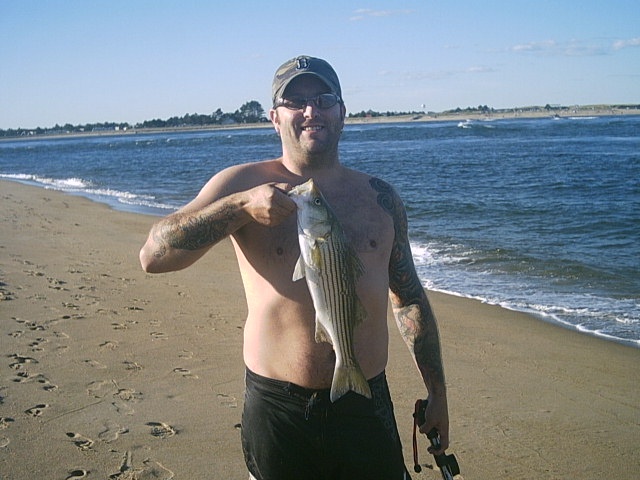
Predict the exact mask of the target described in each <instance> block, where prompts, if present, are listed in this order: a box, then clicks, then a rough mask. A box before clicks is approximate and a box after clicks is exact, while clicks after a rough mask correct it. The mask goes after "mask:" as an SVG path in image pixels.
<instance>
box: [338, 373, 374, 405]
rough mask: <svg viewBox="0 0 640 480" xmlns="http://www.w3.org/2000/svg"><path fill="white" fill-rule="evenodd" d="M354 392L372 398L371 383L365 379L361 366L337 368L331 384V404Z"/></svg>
mask: <svg viewBox="0 0 640 480" xmlns="http://www.w3.org/2000/svg"><path fill="white" fill-rule="evenodd" d="M349 390H352V391H354V392H356V393H358V394H360V395H362V396H363V397H367V398H371V388H370V387H369V382H367V379H366V378H364V374H363V373H362V370H361V369H360V367H359V366H357V365H353V366H351V367H345V366H342V367H336V370H335V372H334V373H333V382H332V383H331V393H330V394H329V397H330V398H331V402H335V401H336V400H338V399H339V398H341V397H342V396H343V395H344V394H346V393H347V392H348V391H349Z"/></svg>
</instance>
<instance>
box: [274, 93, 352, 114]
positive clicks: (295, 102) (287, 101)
mask: <svg viewBox="0 0 640 480" xmlns="http://www.w3.org/2000/svg"><path fill="white" fill-rule="evenodd" d="M339 100H340V98H339V97H338V96H337V95H336V94H334V93H323V94H321V95H318V96H317V97H310V98H305V97H288V98H281V99H280V100H278V102H277V104H276V106H278V107H280V106H282V107H286V108H289V109H291V110H304V109H305V108H306V107H307V105H308V104H309V102H313V103H314V104H315V105H316V106H317V107H318V108H321V109H327V108H331V107H333V106H334V105H335V104H336V103H338V101H339Z"/></svg>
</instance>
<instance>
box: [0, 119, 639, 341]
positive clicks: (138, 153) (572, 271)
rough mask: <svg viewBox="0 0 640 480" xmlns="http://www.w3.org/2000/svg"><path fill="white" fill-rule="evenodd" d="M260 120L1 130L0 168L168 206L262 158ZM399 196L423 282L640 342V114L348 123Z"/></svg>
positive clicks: (150, 207)
mask: <svg viewBox="0 0 640 480" xmlns="http://www.w3.org/2000/svg"><path fill="white" fill-rule="evenodd" d="M279 152H280V147H279V140H278V138H277V137H276V135H275V134H274V132H273V131H272V130H271V129H269V128H266V129H265V128H258V129H240V130H216V131H206V132H195V133H193V132H191V133H188V132H182V133H158V134H135V135H133V134H129V135H122V136H108V137H86V138H83V137H80V138H63V139H40V140H24V141H5V142H0V178H4V179H8V180H15V181H20V182H25V183H29V184H34V185H38V186H41V187H44V188H52V189H56V190H62V191H65V192H67V193H69V194H77V195H83V196H87V197H89V198H92V199H93V200H96V201H99V202H105V203H107V204H109V205H111V206H112V207H113V208H116V209H121V210H127V211H133V212H140V213H149V214H153V215H165V214H167V213H169V212H171V211H173V210H174V209H176V208H177V207H179V206H181V205H183V204H184V203H186V202H187V201H189V200H190V199H191V198H193V196H195V195H196V194H197V192H198V191H199V189H200V187H201V186H202V185H203V184H204V183H205V182H206V181H207V180H208V179H209V178H210V177H211V175H213V174H214V173H215V172H217V171H219V170H220V169H222V168H225V167H227V166H229V165H232V164H236V163H243V162H248V161H254V160H260V159H267V158H274V157H277V156H278V155H279ZM340 154H341V159H342V162H343V163H344V164H346V165H348V166H351V167H353V168H357V169H359V170H363V171H365V172H368V173H370V174H373V175H376V176H379V177H381V178H383V179H385V180H387V181H388V182H390V183H392V184H393V185H394V186H395V188H396V189H397V190H398V192H399V193H400V194H401V196H402V197H403V200H404V201H405V204H406V207H407V213H408V216H409V223H410V232H409V234H410V239H411V243H412V247H413V252H414V259H415V263H416V266H417V269H418V273H419V275H420V277H421V279H422V280H423V283H424V285H425V286H426V287H428V288H430V289H434V290H439V291H444V292H448V293H453V294H456V295H461V296H465V297H471V298H476V299H480V300H482V301H484V302H487V303H492V304H497V305H501V306H503V307H506V308H510V309H514V310H520V311H525V312H528V313H532V314H534V315H536V316H537V317H539V318H540V319H541V321H549V322H555V323H559V324H562V325H564V326H567V327H568V328H572V329H576V330H579V331H582V332H585V333H587V334H591V335H596V336H599V337H602V338H605V339H609V340H614V341H619V342H623V343H627V344H630V345H634V346H636V347H640V117H633V116H630V117H622V116H620V117H616V116H612V117H587V118H584V117H583V118H577V117H576V118H561V119H552V118H545V119H508V120H507V119H499V120H498V119H497V120H492V121H489V120H487V121H463V122H425V123H415V122H414V123H407V124H403V123H399V124H375V125H374V124H371V125H349V126H347V127H346V128H345V131H344V134H343V141H342V143H341V153H340Z"/></svg>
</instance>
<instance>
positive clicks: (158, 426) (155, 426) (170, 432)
mask: <svg viewBox="0 0 640 480" xmlns="http://www.w3.org/2000/svg"><path fill="white" fill-rule="evenodd" d="M146 425H147V426H148V427H151V435H153V436H154V437H158V438H169V437H173V436H174V435H175V434H177V433H178V432H177V430H176V429H175V428H174V427H172V426H171V425H169V424H166V423H164V422H149V423H147V424H146Z"/></svg>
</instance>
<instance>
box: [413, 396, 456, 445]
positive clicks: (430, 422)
mask: <svg viewBox="0 0 640 480" xmlns="http://www.w3.org/2000/svg"><path fill="white" fill-rule="evenodd" d="M433 428H435V429H436V430H437V431H438V433H439V434H440V450H435V449H434V448H433V447H429V449H428V450H429V453H431V454H432V455H439V454H441V453H444V451H445V450H446V449H447V448H449V413H448V408H447V397H446V396H440V395H430V396H429V403H428V404H427V408H426V410H425V422H424V423H423V424H422V425H420V433H424V434H425V435H426V434H427V433H429V432H430V431H431V430H432V429H433Z"/></svg>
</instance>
